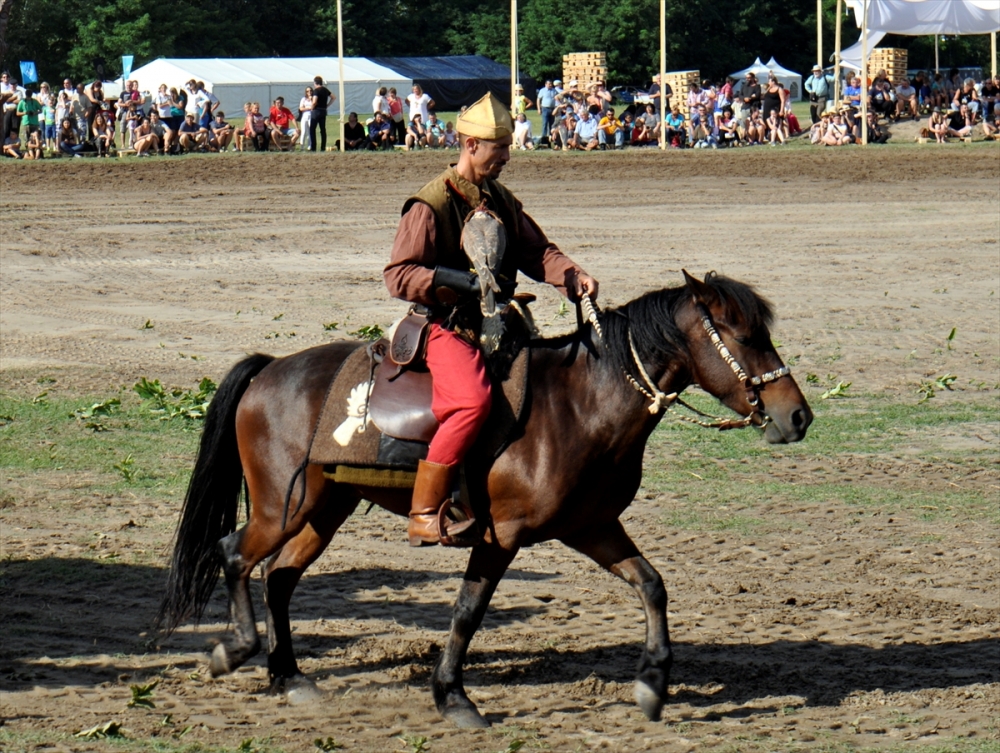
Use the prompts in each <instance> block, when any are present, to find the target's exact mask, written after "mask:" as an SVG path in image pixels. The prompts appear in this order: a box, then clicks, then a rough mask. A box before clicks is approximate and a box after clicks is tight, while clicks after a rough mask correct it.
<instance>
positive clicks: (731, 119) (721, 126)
mask: <svg viewBox="0 0 1000 753" xmlns="http://www.w3.org/2000/svg"><path fill="white" fill-rule="evenodd" d="M716 120H717V122H718V132H719V136H718V144H719V146H720V147H728V146H738V145H739V144H740V131H739V125H740V122H739V121H738V120H737V119H736V116H735V114H734V113H733V108H732V107H730V106H729V105H726V106H725V107H723V108H722V112H720V113H717V114H716ZM668 133H669V131H668Z"/></svg>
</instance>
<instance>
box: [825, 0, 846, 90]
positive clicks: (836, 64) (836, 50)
mask: <svg viewBox="0 0 1000 753" xmlns="http://www.w3.org/2000/svg"><path fill="white" fill-rule="evenodd" d="M843 10H844V0H837V33H836V37H837V38H836V39H835V40H834V43H833V106H834V107H840V22H841V20H842V17H843V15H844V13H843ZM820 65H823V64H822V63H820Z"/></svg>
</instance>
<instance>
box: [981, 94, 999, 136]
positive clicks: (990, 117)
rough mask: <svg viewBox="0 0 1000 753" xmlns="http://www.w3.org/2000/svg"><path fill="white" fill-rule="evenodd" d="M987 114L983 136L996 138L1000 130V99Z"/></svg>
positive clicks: (984, 119)
mask: <svg viewBox="0 0 1000 753" xmlns="http://www.w3.org/2000/svg"><path fill="white" fill-rule="evenodd" d="M986 115H987V117H984V118H983V136H985V137H986V138H988V139H995V138H996V137H997V133H998V132H1000V101H998V102H994V103H993V107H991V108H990V109H989V110H988V111H987V112H986Z"/></svg>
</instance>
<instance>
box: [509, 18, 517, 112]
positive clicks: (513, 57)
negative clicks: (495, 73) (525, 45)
mask: <svg viewBox="0 0 1000 753" xmlns="http://www.w3.org/2000/svg"><path fill="white" fill-rule="evenodd" d="M515 97H517V0H510V109H511V112H513V111H514V101H515Z"/></svg>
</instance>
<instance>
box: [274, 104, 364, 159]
mask: <svg viewBox="0 0 1000 753" xmlns="http://www.w3.org/2000/svg"><path fill="white" fill-rule="evenodd" d="M355 120H357V117H355ZM268 123H269V124H270V126H271V143H272V144H274V148H275V149H277V150H278V151H279V152H280V151H281V141H280V138H281V137H282V136H287V137H288V139H289V142H288V148H289V149H294V148H295V142H296V141H297V140H298V138H299V132H298V131H297V130H296V128H295V116H294V115H293V114H292V111H291V110H289V109H288V108H287V107H285V98H284V97H277V98H276V99H275V100H274V104H273V105H272V106H271V112H270V116H269V118H268Z"/></svg>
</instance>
